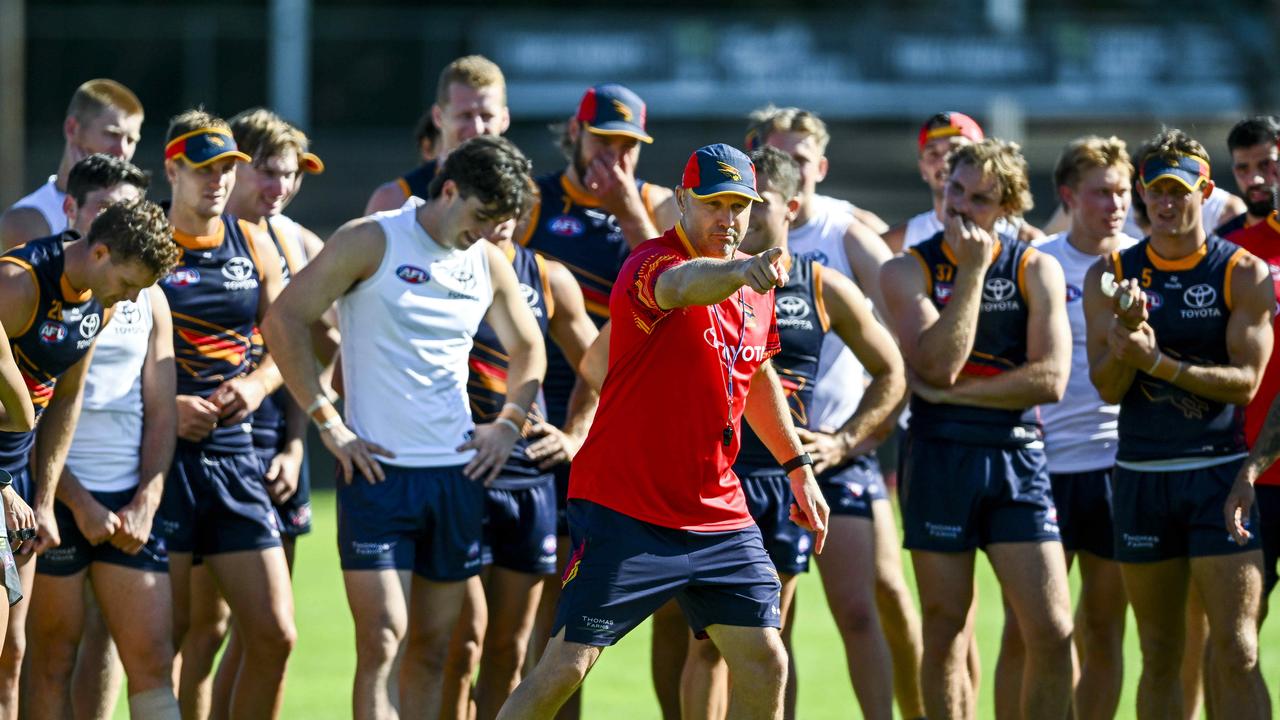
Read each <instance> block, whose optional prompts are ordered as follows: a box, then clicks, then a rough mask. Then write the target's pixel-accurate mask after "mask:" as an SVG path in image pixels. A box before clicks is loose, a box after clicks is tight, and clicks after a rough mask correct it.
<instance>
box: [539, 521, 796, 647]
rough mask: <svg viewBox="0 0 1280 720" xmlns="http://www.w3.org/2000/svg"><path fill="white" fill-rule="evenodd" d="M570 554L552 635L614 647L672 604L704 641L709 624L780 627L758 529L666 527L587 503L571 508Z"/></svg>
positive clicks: (777, 587)
mask: <svg viewBox="0 0 1280 720" xmlns="http://www.w3.org/2000/svg"><path fill="white" fill-rule="evenodd" d="M568 514H569V528H570V530H571V531H572V538H573V555H572V556H571V557H570V559H569V565H568V567H567V568H566V569H565V574H564V579H563V589H562V590H561V593H560V604H559V605H558V606H557V607H556V620H555V625H554V627H553V628H552V631H551V632H552V635H555V634H556V633H559V632H560V630H561V629H562V628H563V629H564V639H565V640H567V641H569V642H575V643H582V644H584V645H595V646H606V645H612V644H614V643H616V642H618V640H620V639H621V638H622V636H624V635H626V634H627V633H628V632H630V631H631V630H632V629H633V628H634V627H635V626H637V625H639V624H640V623H641V622H642V621H643V620H644V619H645V618H647V617H649V616H650V615H652V614H653V612H654V611H655V610H657V609H658V608H659V607H661V606H662V605H664V604H665V603H666V602H667V601H668V600H670V599H671V598H675V599H676V601H677V602H678V603H679V604H680V608H681V610H683V611H684V615H685V618H686V619H687V620H688V622H689V626H690V627H691V628H692V629H693V630H694V632H695V633H696V634H698V635H702V634H703V633H704V632H705V631H706V629H707V627H709V626H711V625H730V626H738V627H761V628H764V627H771V628H777V627H779V626H780V623H781V620H782V618H781V613H780V611H779V609H778V604H779V596H780V594H781V591H782V584H781V583H780V582H779V580H778V573H777V572H776V571H775V570H774V568H773V563H771V562H769V555H768V553H766V552H765V549H764V543H763V541H762V540H761V537H760V530H759V529H758V528H757V527H756V526H755V525H752V526H751V527H748V528H744V529H742V530H733V531H729V532H716V533H699V532H690V531H687V530H676V529H673V528H664V527H660V526H657V525H651V524H649V523H646V522H641V521H640V520H636V519H635V518H633V517H630V516H628V515H624V514H622V513H620V512H616V511H614V510H610V509H609V508H607V507H604V506H603V505H598V504H596V503H592V502H587V501H585V500H570V501H569V508H568Z"/></svg>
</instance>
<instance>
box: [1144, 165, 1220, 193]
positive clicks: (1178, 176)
mask: <svg viewBox="0 0 1280 720" xmlns="http://www.w3.org/2000/svg"><path fill="white" fill-rule="evenodd" d="M1163 178H1170V179H1173V180H1177V181H1178V184H1180V185H1182V186H1183V187H1185V188H1186V189H1188V190H1190V191H1191V192H1195V191H1196V190H1199V189H1200V187H1201V186H1202V185H1203V183H1204V182H1206V181H1207V180H1208V179H1207V178H1204V177H1202V176H1200V175H1197V174H1193V173H1190V172H1187V171H1186V170H1183V169H1182V168H1173V167H1171V168H1165V169H1163V170H1160V171H1159V172H1157V173H1156V176H1155V177H1153V178H1151V179H1150V180H1147V179H1146V178H1143V180H1142V187H1151V186H1152V185H1154V184H1156V181H1157V180H1161V179H1163Z"/></svg>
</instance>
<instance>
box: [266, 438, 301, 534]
mask: <svg viewBox="0 0 1280 720" xmlns="http://www.w3.org/2000/svg"><path fill="white" fill-rule="evenodd" d="M253 451H254V452H256V453H257V454H258V459H259V460H260V461H262V467H263V469H264V472H265V469H266V468H269V467H271V460H272V458H274V457H275V456H276V451H275V450H273V449H270V448H260V447H255V448H254V449H253ZM272 507H274V508H275V509H276V520H278V521H279V523H280V534H281V535H284V536H286V537H298V536H299V535H306V534H307V533H309V532H311V461H310V460H308V458H307V454H306V453H303V454H302V467H301V469H299V470H298V490H297V492H295V493H294V494H293V495H291V496H289V498H288V499H287V500H285V501H284V502H282V503H279V504H277V503H276V502H275V501H272Z"/></svg>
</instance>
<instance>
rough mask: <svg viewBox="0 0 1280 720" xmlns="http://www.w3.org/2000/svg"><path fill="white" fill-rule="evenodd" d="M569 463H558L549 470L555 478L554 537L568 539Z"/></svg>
mask: <svg viewBox="0 0 1280 720" xmlns="http://www.w3.org/2000/svg"><path fill="white" fill-rule="evenodd" d="M571 467H573V466H572V465H570V464H569V463H560V464H559V465H557V466H555V467H554V468H552V469H551V472H552V474H554V475H555V476H556V535H559V536H560V537H569V516H568V505H569V499H568V498H569V469H570V468H571Z"/></svg>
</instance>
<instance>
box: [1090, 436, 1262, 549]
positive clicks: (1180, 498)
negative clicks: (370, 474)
mask: <svg viewBox="0 0 1280 720" xmlns="http://www.w3.org/2000/svg"><path fill="white" fill-rule="evenodd" d="M1243 462H1244V460H1243V459H1239V460H1231V461H1229V462H1225V463H1221V464H1218V465H1214V466H1212V467H1207V468H1200V469H1198V470H1177V471H1170V472H1147V471H1142V470H1128V469H1125V468H1122V467H1117V468H1116V473H1115V477H1114V478H1113V479H1112V481H1111V493H1112V499H1113V504H1114V507H1115V544H1116V560H1118V561H1119V562H1127V563H1140V562H1157V561H1160V560H1169V559H1172V558H1182V557H1207V556H1213V555H1231V554H1234V553H1242V552H1250V551H1252V550H1258V549H1260V548H1261V547H1262V540H1261V538H1260V537H1259V535H1261V533H1259V532H1254V533H1253V537H1252V538H1251V539H1250V540H1249V542H1248V543H1246V544H1245V545H1244V546H1240V545H1237V544H1236V542H1235V540H1233V539H1231V536H1230V535H1229V534H1228V533H1227V528H1226V523H1225V522H1224V521H1223V518H1222V508H1223V507H1224V506H1225V505H1226V502H1227V495H1228V494H1230V492H1231V485H1232V484H1233V483H1234V482H1235V479H1236V473H1237V472H1239V470H1240V465H1241V464H1242V463H1243ZM1259 525H1260V523H1259V520H1258V504H1257V503H1254V504H1253V508H1252V510H1251V511H1250V512H1249V520H1248V524H1247V525H1246V526H1245V527H1247V528H1251V529H1256V528H1258V526H1259Z"/></svg>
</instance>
